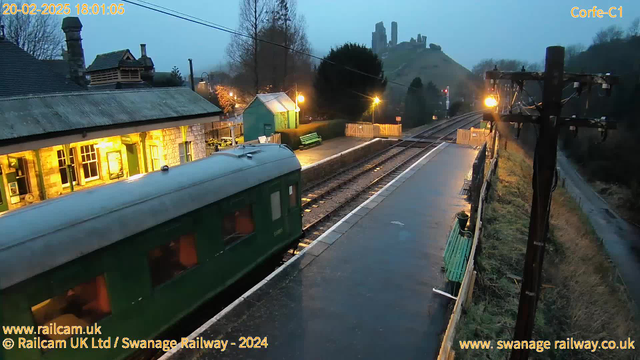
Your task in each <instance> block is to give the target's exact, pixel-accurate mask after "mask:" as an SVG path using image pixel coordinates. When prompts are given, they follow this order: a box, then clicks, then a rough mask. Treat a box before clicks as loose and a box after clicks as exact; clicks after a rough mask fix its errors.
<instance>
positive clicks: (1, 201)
mask: <svg viewBox="0 0 640 360" xmlns="http://www.w3.org/2000/svg"><path fill="white" fill-rule="evenodd" d="M7 210H9V204H7V195H6V194H5V193H4V176H2V171H0V212H2V211H7Z"/></svg>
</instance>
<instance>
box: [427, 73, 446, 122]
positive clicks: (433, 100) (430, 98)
mask: <svg viewBox="0 0 640 360" xmlns="http://www.w3.org/2000/svg"><path fill="white" fill-rule="evenodd" d="M424 97H425V99H426V104H427V110H426V112H427V117H428V118H431V117H433V115H437V114H438V113H440V112H441V111H442V110H443V109H444V107H443V105H442V100H443V99H442V98H443V96H442V92H440V90H439V89H438V87H437V86H436V84H434V83H433V82H431V81H429V82H428V83H427V86H426V88H425V89H424Z"/></svg>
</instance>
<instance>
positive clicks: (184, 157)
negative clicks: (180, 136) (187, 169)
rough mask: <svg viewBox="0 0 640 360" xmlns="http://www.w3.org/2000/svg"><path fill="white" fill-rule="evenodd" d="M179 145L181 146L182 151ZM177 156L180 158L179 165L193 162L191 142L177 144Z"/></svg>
mask: <svg viewBox="0 0 640 360" xmlns="http://www.w3.org/2000/svg"><path fill="white" fill-rule="evenodd" d="M180 145H182V149H181V146H180ZM181 150H182V151H181ZM178 156H179V157H180V164H186V163H188V162H192V161H193V155H192V151H191V141H183V142H181V143H179V144H178Z"/></svg>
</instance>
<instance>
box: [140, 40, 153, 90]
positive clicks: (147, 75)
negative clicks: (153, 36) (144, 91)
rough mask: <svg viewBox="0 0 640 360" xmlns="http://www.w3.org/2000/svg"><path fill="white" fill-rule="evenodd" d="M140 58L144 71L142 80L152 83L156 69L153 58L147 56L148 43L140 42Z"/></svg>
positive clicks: (141, 75) (141, 74)
mask: <svg viewBox="0 0 640 360" xmlns="http://www.w3.org/2000/svg"><path fill="white" fill-rule="evenodd" d="M138 60H139V61H140V62H142V66H143V68H142V72H141V73H140V77H141V78H142V81H146V82H147V83H149V84H152V83H153V75H154V74H155V72H156V71H155V68H154V65H153V60H152V59H151V58H150V57H148V56H147V44H140V58H138Z"/></svg>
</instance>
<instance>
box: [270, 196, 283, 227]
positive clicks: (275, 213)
mask: <svg viewBox="0 0 640 360" xmlns="http://www.w3.org/2000/svg"><path fill="white" fill-rule="evenodd" d="M281 215H282V214H281V211H280V191H276V192H274V193H271V221H275V220H278V219H280V216H281Z"/></svg>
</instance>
